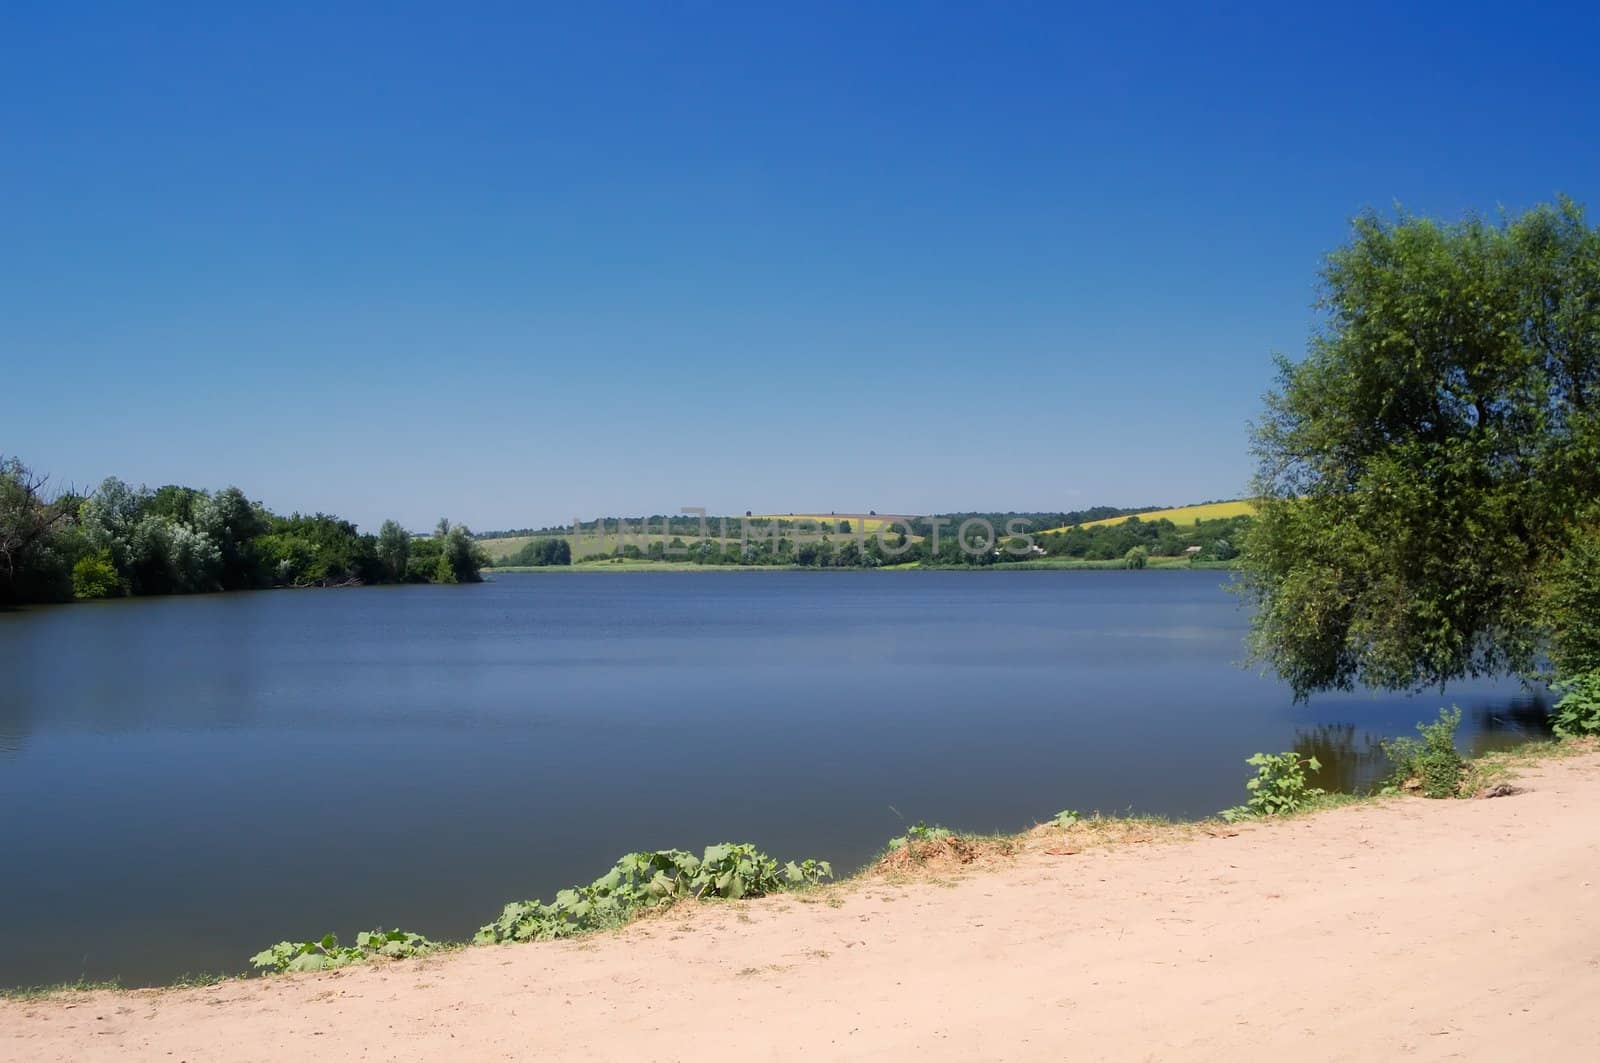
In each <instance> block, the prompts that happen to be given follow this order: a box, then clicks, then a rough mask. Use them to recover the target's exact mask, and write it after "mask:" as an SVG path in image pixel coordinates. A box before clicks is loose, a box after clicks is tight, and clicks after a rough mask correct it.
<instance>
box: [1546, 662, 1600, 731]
mask: <svg viewBox="0 0 1600 1063" xmlns="http://www.w3.org/2000/svg"><path fill="white" fill-rule="evenodd" d="M1556 688H1557V689H1558V690H1561V691H1562V692H1563V696H1562V698H1561V700H1560V701H1558V702H1556V712H1555V717H1554V720H1553V723H1554V725H1555V732H1556V734H1557V735H1559V736H1561V737H1562V738H1577V737H1579V736H1581V735H1592V734H1600V671H1595V672H1583V673H1580V674H1578V675H1575V676H1573V677H1572V678H1570V679H1564V680H1562V681H1561V682H1559V683H1557V684H1556Z"/></svg>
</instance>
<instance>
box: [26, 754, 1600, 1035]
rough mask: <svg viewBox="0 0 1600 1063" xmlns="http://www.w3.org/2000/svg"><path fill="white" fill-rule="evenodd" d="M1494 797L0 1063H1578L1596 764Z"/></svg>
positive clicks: (741, 913) (507, 961) (1089, 851)
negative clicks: (554, 1062)
mask: <svg viewBox="0 0 1600 1063" xmlns="http://www.w3.org/2000/svg"><path fill="white" fill-rule="evenodd" d="M1521 773H1522V777H1521V778H1520V779H1519V780H1518V784H1519V785H1520V786H1523V787H1525V788H1526V790H1525V792H1523V793H1520V794H1516V795H1514V796H1508V797H1502V798H1497V799H1494V800H1475V801H1425V800H1421V799H1417V798H1410V799H1406V798H1397V799H1392V800H1388V801H1384V802H1378V803H1367V804H1361V805H1356V806H1351V807H1346V808H1342V809H1336V810H1333V811H1329V812H1325V813H1320V814H1317V815H1314V816H1309V817H1303V818H1297V819H1292V820H1288V821H1284V822H1279V823H1273V824H1267V825H1249V826H1246V827H1243V828H1241V829H1238V831H1237V833H1230V832H1229V831H1216V832H1215V834H1208V833H1205V832H1203V831H1199V830H1188V831H1172V832H1163V833H1159V834H1157V835H1156V836H1154V837H1152V838H1151V840H1149V841H1145V842H1142V843H1141V842H1132V841H1128V842H1123V843H1120V844H1116V845H1109V846H1095V845H1092V844H1088V843H1087V841H1086V838H1087V832H1083V831H1082V830H1081V828H1075V829H1074V830H1073V831H1070V832H1065V833H1063V832H1059V831H1056V830H1054V829H1053V828H1052V829H1048V830H1043V829H1042V830H1041V831H1040V832H1037V833H1036V834H1035V835H1034V836H1033V837H1032V838H1030V840H1029V842H1028V844H1027V845H1025V846H1024V851H1022V852H1021V853H1020V854H1019V855H1017V856H1015V857H1011V858H1006V859H1003V860H998V861H994V862H992V863H990V864H988V865H986V866H980V867H970V868H965V869H961V870H958V871H952V872H948V873H942V874H941V875H940V876H936V877H934V878H928V877H923V878H918V879H914V880H910V881H906V880H893V881H891V880H884V879H881V878H880V879H868V880H864V881H858V882H856V883H854V884H850V885H847V886H844V887H838V888H836V889H833V890H829V891H823V892H821V893H818V894H813V895H807V896H804V897H797V896H794V895H790V896H782V897H774V898H767V899H763V900H759V901H751V902H743V903H738V904H708V905H693V906H685V907H681V908H680V909H678V910H675V911H673V912H671V913H668V914H667V915H664V916H660V917H656V918H652V919H647V920H644V921H642V922H639V923H636V924H634V925H633V926H631V927H629V928H627V929H625V930H623V931H621V932H618V933H615V934H607V935H602V936H597V937H592V938H589V939H587V940H580V941H568V942H550V943H540V944H533V945H510V946H500V947H488V948H472V949H466V950H462V951H458V952H454V953H450V954H447V955H443V956H437V957H431V958H428V959H424V960H420V961H409V962H399V963H386V964H383V965H380V966H371V967H360V968H351V969H346V970H343V971H337V972H329V973H325V974H315V975H302V976H286V977H278V978H271V979H252V980H241V981H233V982H226V983H223V984H220V985H216V986H210V987H205V988H197V989H168V990H148V991H131V992H94V993H63V994H59V995H56V996H53V997H50V998H46V999H41V1000H32V1001H7V1002H3V1003H0V1059H5V1060H40V1061H42V1060H102V1059H103V1060H119V1061H123V1060H144V1059H151V1060H168V1061H170V1060H190V1061H196V1060H268V1059H271V1060H285V1059H291V1060H297V1059H310V1058H315V1059H318V1060H357V1059H361V1060H381V1059H438V1060H478V1059H485V1060H493V1059H539V1060H549V1059H582V1060H590V1059H629V1060H635V1061H637V1060H672V1059H694V1060H701V1061H704V1060H720V1059H740V1060H766V1059H784V1060H795V1059H818V1060H833V1059H910V1058H916V1059H921V1060H945V1059H949V1060H963V1061H967V1060H980V1059H982V1060H987V1059H1008V1060H1010V1059H1017V1060H1024V1059H1049V1060H1061V1059H1159V1060H1169V1059H1223V1058H1227V1059H1274V1060H1302V1059H1318V1060H1321V1059H1352V1060H1370V1059H1378V1058H1395V1057H1412V1058H1418V1059H1442V1058H1462V1059H1501V1060H1503V1059H1538V1060H1541V1061H1551V1060H1567V1059H1572V1060H1580V1059H1581V1060H1594V1059H1600V1022H1597V1020H1596V1019H1595V1014H1596V1012H1595V1002H1596V1001H1597V1000H1600V903H1597V901H1600V756H1595V755H1586V756H1582V757H1578V758H1574V759H1569V760H1553V761H1546V762H1543V763H1537V764H1532V765H1530V766H1528V767H1525V768H1523V769H1521ZM1049 850H1054V854H1052V853H1051V852H1050V851H1049ZM1074 850H1077V851H1074Z"/></svg>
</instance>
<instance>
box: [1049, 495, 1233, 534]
mask: <svg viewBox="0 0 1600 1063" xmlns="http://www.w3.org/2000/svg"><path fill="white" fill-rule="evenodd" d="M1255 511H1256V507H1255V503H1253V502H1249V501H1246V500H1244V499H1236V500H1234V501H1232V502H1207V503H1205V504H1204V505H1199V506H1177V507H1175V508H1173V509H1157V510H1153V511H1151V512H1149V513H1130V514H1128V515H1127V516H1125V517H1107V518H1105V519H1104V520H1091V521H1085V522H1084V523H1083V524H1081V525H1078V527H1083V528H1108V527H1110V526H1111V525H1113V524H1126V523H1127V522H1128V521H1129V520H1131V519H1132V518H1134V517H1138V518H1139V519H1140V520H1143V521H1151V520H1170V521H1171V522H1172V523H1174V524H1176V525H1178V526H1179V527H1182V526H1183V525H1185V524H1198V523H1200V522H1201V521H1203V520H1220V519H1222V518H1224V517H1244V516H1250V515H1253V514H1254V513H1255ZM1067 530H1068V529H1067V528H1051V529H1049V531H1051V532H1062V531H1067ZM1040 534H1047V533H1040Z"/></svg>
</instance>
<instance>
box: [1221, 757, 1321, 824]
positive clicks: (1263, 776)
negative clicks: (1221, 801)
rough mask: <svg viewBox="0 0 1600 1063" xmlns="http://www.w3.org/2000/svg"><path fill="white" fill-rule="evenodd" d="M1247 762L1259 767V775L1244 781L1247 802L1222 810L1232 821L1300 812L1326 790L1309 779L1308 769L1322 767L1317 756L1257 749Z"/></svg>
mask: <svg viewBox="0 0 1600 1063" xmlns="http://www.w3.org/2000/svg"><path fill="white" fill-rule="evenodd" d="M1245 763H1246V764H1248V765H1250V766H1251V767H1252V768H1255V769H1256V777H1255V778H1253V779H1251V780H1249V781H1248V782H1246V783H1245V784H1244V786H1245V789H1247V790H1249V791H1250V797H1249V799H1248V800H1246V801H1245V803H1244V804H1242V805H1235V806H1234V807H1233V808H1225V809H1223V810H1222V813H1221V815H1222V818H1223V819H1225V820H1227V821H1228V822H1229V823H1235V822H1237V821H1239V820H1241V819H1257V818H1261V817H1264V816H1282V815H1287V814H1288V813H1290V812H1298V811H1299V810H1300V809H1302V808H1304V807H1305V806H1306V805H1308V804H1310V803H1311V802H1312V801H1313V800H1315V799H1316V798H1318V797H1321V796H1322V795H1323V793H1324V791H1322V790H1320V789H1318V788H1317V787H1315V786H1312V785H1310V783H1309V782H1308V781H1307V779H1306V772H1307V771H1311V772H1318V771H1321V770H1322V764H1321V762H1319V761H1318V760H1317V758H1316V757H1309V758H1307V759H1305V760H1301V759H1300V754H1298V753H1294V752H1287V753H1278V754H1276V755H1274V754H1272V753H1257V754H1255V755H1254V756H1252V757H1250V758H1249V759H1248V760H1246V761H1245Z"/></svg>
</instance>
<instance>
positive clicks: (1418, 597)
mask: <svg viewBox="0 0 1600 1063" xmlns="http://www.w3.org/2000/svg"><path fill="white" fill-rule="evenodd" d="M1321 306H1322V307H1323V308H1324V309H1325V311H1326V313H1327V318H1326V322H1325V325H1324V327H1323V328H1322V329H1321V330H1320V331H1319V332H1318V333H1317V334H1315V335H1314V336H1313V337H1312V340H1311V342H1310V345H1309V350H1308V352H1307V356H1306V357H1305V359H1304V360H1303V361H1300V362H1299V363H1296V364H1290V363H1289V362H1287V361H1280V372H1281V379H1280V383H1279V386H1278V387H1277V388H1276V390H1274V391H1273V392H1272V393H1271V394H1270V395H1269V396H1268V399H1267V410H1266V415H1265V416H1264V418H1263V419H1262V420H1261V422H1260V423H1259V424H1258V425H1257V426H1256V429H1255V444H1256V450H1257V456H1258V458H1259V462H1260V465H1259V469H1258V474H1257V487H1256V490H1257V494H1258V495H1259V496H1260V518H1259V521H1258V524H1257V527H1256V528H1255V530H1254V532H1253V533H1252V534H1251V535H1250V537H1249V539H1248V541H1247V544H1246V551H1245V557H1244V565H1245V571H1244V587H1245V590H1246V592H1247V594H1248V595H1249V596H1251V597H1252V598H1253V599H1255V604H1256V605H1257V609H1256V614H1255V621H1254V631H1253V651H1254V653H1255V655H1256V657H1257V659H1258V660H1260V661H1262V662H1264V663H1265V664H1266V665H1268V666H1269V667H1270V668H1272V669H1273V670H1275V671H1276V672H1278V673H1279V674H1280V675H1282V676H1283V677H1284V678H1285V679H1287V680H1288V681H1289V683H1290V684H1291V685H1292V686H1293V688H1294V690H1295V692H1296V694H1297V695H1299V696H1305V695H1306V694H1309V693H1310V692H1312V691H1315V690H1320V689H1327V688H1348V687H1351V686H1354V685H1356V684H1357V683H1365V684H1368V685H1373V686H1379V687H1388V688H1396V689H1405V688H1420V687H1425V686H1429V685H1436V684H1442V683H1444V682H1446V681H1448V680H1452V679H1457V678H1461V677H1467V676H1477V675H1485V674H1498V673H1515V674H1524V675H1526V674H1530V673H1532V672H1534V671H1536V670H1538V669H1539V668H1540V667H1541V666H1542V662H1543V660H1544V659H1545V655H1546V654H1547V653H1548V654H1551V655H1553V656H1554V658H1555V660H1556V661H1557V663H1558V664H1561V665H1563V668H1564V669H1566V668H1576V667H1581V666H1582V662H1583V660H1584V659H1594V658H1595V657H1596V650H1597V649H1600V647H1597V646H1596V645H1593V644H1592V643H1594V642H1595V639H1594V637H1593V631H1594V628H1595V625H1594V624H1593V623H1588V624H1586V623H1585V622H1584V617H1583V616H1581V615H1578V614H1575V613H1574V612H1573V609H1574V608H1575V607H1578V606H1580V605H1581V604H1582V603H1585V602H1592V601H1593V600H1594V598H1595V594H1594V593H1593V587H1594V585H1595V581H1596V579H1597V578H1600V563H1596V564H1587V563H1585V560H1584V559H1585V558H1590V559H1593V558H1595V555H1596V552H1595V551H1594V550H1593V549H1592V544H1593V536H1594V533H1595V528H1596V518H1597V511H1596V500H1597V498H1600V232H1597V231H1596V230H1595V229H1593V228H1590V227H1589V226H1588V225H1587V224H1586V222H1585V220H1584V216H1583V212H1582V210H1581V209H1580V208H1579V207H1578V206H1576V205H1575V204H1573V203H1572V202H1570V201H1567V200H1562V201H1561V202H1560V203H1559V204H1558V205H1556V206H1545V207H1540V208H1538V209H1535V210H1532V211H1530V212H1528V213H1525V214H1522V215H1520V216H1516V217H1507V218H1502V219H1500V220H1498V221H1487V220H1484V219H1481V218H1468V219H1466V220H1464V221H1461V222H1458V223H1454V224H1440V223H1438V222H1434V221H1431V220H1428V219H1424V218H1418V217H1412V216H1405V215H1403V216H1401V217H1399V218H1397V219H1395V220H1393V221H1387V220H1383V219H1380V218H1379V217H1377V216H1376V215H1373V214H1367V215H1364V216H1362V217H1360V218H1358V219H1357V220H1356V221H1355V223H1354V231H1353V233H1352V236H1351V239H1350V241H1349V243H1348V244H1347V245H1346V246H1345V247H1343V248H1341V249H1340V250H1338V251H1336V252H1334V253H1333V254H1332V255H1331V256H1330V257H1329V259H1328V262H1327V265H1326V268H1325V270H1324V272H1323V298H1322V301H1321ZM1585 588H1589V591H1588V593H1587V595H1586V593H1585ZM1586 631H1587V632H1588V634H1586Z"/></svg>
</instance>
